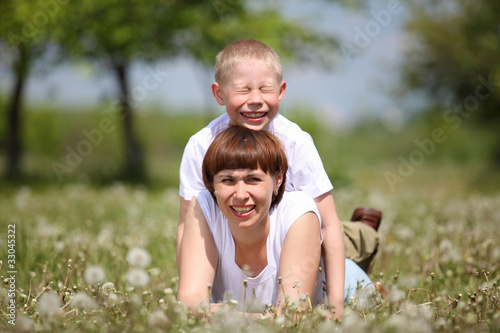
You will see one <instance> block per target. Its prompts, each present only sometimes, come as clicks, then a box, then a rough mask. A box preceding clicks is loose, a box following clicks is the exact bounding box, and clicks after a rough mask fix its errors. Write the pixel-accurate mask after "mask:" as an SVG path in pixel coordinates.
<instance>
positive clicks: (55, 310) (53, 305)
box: [38, 291, 61, 316]
mask: <svg viewBox="0 0 500 333" xmlns="http://www.w3.org/2000/svg"><path fill="white" fill-rule="evenodd" d="M60 309H61V300H60V299H59V296H57V294H56V293H55V292H53V291H49V292H46V293H44V294H42V296H40V299H39V300H38V311H39V312H40V315H41V316H53V315H57V314H59V313H60Z"/></svg>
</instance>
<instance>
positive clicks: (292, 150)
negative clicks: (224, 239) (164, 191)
mask: <svg viewBox="0 0 500 333" xmlns="http://www.w3.org/2000/svg"><path fill="white" fill-rule="evenodd" d="M228 126H229V116H228V115H227V114H226V113H224V114H223V115H221V116H219V117H217V118H216V119H214V120H212V121H211V122H210V124H208V126H206V127H205V128H203V129H202V130H200V131H199V132H198V133H196V134H195V135H193V136H192V137H191V138H190V139H189V141H188V143H187V145H186V148H185V149H184V154H183V155H182V160H181V166H180V186H179V194H180V196H181V197H183V198H184V199H185V200H191V199H192V198H193V197H194V196H196V195H197V194H198V193H199V192H200V191H203V190H205V189H206V188H205V185H204V184H203V176H202V172H201V165H202V162H203V158H204V156H205V153H206V151H207V150H208V147H209V146H210V144H211V143H212V141H213V140H214V138H215V137H216V136H217V134H218V133H220V132H221V131H222V130H224V129H225V128H227V127H228ZM269 131H270V132H271V133H273V134H274V135H276V136H277V137H278V138H279V139H280V140H281V142H282V144H283V146H284V148H285V152H286V155H287V158H288V172H287V175H286V188H285V189H286V191H288V192H291V191H302V192H305V193H307V194H308V195H309V196H310V197H311V198H317V197H319V196H320V195H322V194H324V193H326V192H328V191H330V190H331V189H332V188H333V186H332V183H331V182H330V179H329V178H328V175H327V174H326V171H325V169H324V167H323V162H322V161H321V158H320V156H319V153H318V150H317V149H316V147H315V146H314V142H313V139H312V138H311V136H310V135H309V133H307V132H304V131H303V130H302V129H301V128H300V127H299V126H298V125H297V124H295V123H293V122H291V121H290V120H288V119H286V118H285V117H284V116H282V115H280V114H278V115H277V116H276V118H275V119H274V120H273V121H272V122H271V124H270V126H269Z"/></svg>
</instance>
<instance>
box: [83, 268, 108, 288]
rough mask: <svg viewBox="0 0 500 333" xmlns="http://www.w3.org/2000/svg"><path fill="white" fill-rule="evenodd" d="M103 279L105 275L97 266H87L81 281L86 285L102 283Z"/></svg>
mask: <svg viewBox="0 0 500 333" xmlns="http://www.w3.org/2000/svg"><path fill="white" fill-rule="evenodd" d="M105 278H106V273H104V269H102V267H101V266H98V265H93V266H89V267H87V269H85V272H83V279H84V280H85V282H87V283H88V284H98V283H102V282H103V281H104V279H105Z"/></svg>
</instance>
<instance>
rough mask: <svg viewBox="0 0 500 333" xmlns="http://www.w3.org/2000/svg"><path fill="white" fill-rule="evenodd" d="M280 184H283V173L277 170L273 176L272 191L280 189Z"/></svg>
mask: <svg viewBox="0 0 500 333" xmlns="http://www.w3.org/2000/svg"><path fill="white" fill-rule="evenodd" d="M281 184H283V174H282V173H281V172H277V173H276V176H275V177H274V192H277V191H278V190H279V189H280V187H281Z"/></svg>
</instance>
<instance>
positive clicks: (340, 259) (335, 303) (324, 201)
mask: <svg viewBox="0 0 500 333" xmlns="http://www.w3.org/2000/svg"><path fill="white" fill-rule="evenodd" d="M314 201H315V202H316V206H317V207H318V210H319V214H320V215H321V221H322V225H321V232H322V235H323V250H324V251H323V254H324V258H323V259H324V263H325V273H326V288H327V294H328V302H329V303H330V306H331V307H332V309H333V310H334V311H335V318H336V319H339V320H340V319H342V316H343V313H344V279H345V253H344V239H343V237H342V232H341V229H340V222H339V218H338V217H337V210H336V208H335V202H334V200H333V197H332V195H331V193H330V192H327V193H325V194H323V195H321V196H319V197H317V198H316V199H314Z"/></svg>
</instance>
